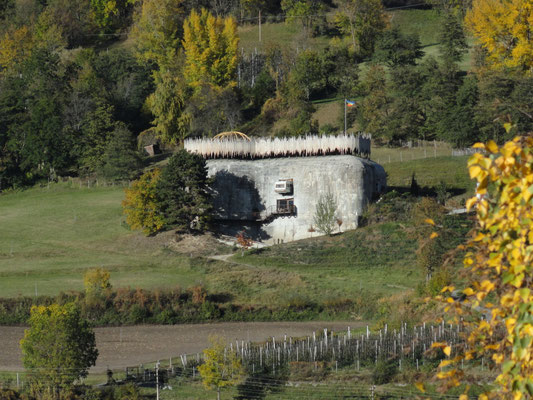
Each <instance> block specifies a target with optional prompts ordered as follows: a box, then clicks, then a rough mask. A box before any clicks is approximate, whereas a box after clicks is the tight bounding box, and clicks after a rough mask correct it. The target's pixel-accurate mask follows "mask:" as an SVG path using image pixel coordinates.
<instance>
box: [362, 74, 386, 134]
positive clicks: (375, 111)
mask: <svg viewBox="0 0 533 400" xmlns="http://www.w3.org/2000/svg"><path fill="white" fill-rule="evenodd" d="M387 86H388V84H387V76H386V74H385V70H384V68H383V67H382V66H380V65H373V66H371V67H370V69H369V70H368V72H367V74H366V77H365V79H364V81H363V84H362V88H363V93H364V95H365V96H364V98H363V100H362V101H361V107H360V114H359V119H360V125H361V127H362V128H363V130H364V131H365V132H368V133H371V134H372V135H373V136H375V137H376V138H378V139H387V138H388V137H389V136H390V135H389V134H390V133H389V132H388V131H387V129H386V128H385V124H386V121H387V119H388V116H387V110H388V107H389V104H390V103H391V101H392V99H391V97H390V95H389V91H388V89H387Z"/></svg>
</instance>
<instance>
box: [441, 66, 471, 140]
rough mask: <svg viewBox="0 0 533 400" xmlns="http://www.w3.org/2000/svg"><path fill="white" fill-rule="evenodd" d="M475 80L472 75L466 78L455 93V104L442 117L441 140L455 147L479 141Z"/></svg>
mask: <svg viewBox="0 0 533 400" xmlns="http://www.w3.org/2000/svg"><path fill="white" fill-rule="evenodd" d="M477 85H478V83H477V79H476V77H475V76H474V75H472V76H468V77H466V79H465V80H464V82H463V84H462V86H461V87H460V88H459V90H458V91H457V95H456V98H455V104H453V106H452V107H450V108H449V109H448V110H447V111H446V112H445V113H444V115H443V117H444V118H443V120H442V121H441V132H442V133H441V136H440V137H441V138H442V139H444V140H446V141H448V142H450V143H452V144H453V145H454V146H456V147H459V148H461V147H465V146H470V145H472V144H474V143H475V142H476V141H477V140H479V139H480V132H479V126H478V121H477V118H476V108H477V104H478V101H479V90H478V86H477Z"/></svg>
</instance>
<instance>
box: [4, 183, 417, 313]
mask: <svg viewBox="0 0 533 400" xmlns="http://www.w3.org/2000/svg"><path fill="white" fill-rule="evenodd" d="M122 197H123V192H122V189H119V188H95V189H81V190H80V189H71V188H68V187H66V186H63V185H55V186H51V188H50V189H49V190H48V189H45V188H43V189H41V188H35V189H31V190H27V191H24V192H20V193H11V194H6V195H3V196H1V197H0V215H1V217H0V224H1V226H2V235H1V236H0V249H1V252H0V276H2V279H1V280H0V293H1V295H2V297H12V296H17V295H19V294H23V295H34V294H35V290H37V293H38V294H56V293H58V292H59V291H68V290H80V289H82V287H83V286H82V277H83V274H84V271H85V270H86V269H87V268H90V267H96V266H98V267H105V268H107V269H108V270H110V271H111V276H112V283H113V285H114V286H115V287H126V286H131V287H142V288H155V287H161V288H165V287H173V286H176V285H180V286H181V287H184V288H185V287H188V286H192V285H194V284H198V283H202V284H204V285H205V286H206V287H207V288H208V289H209V290H210V291H215V292H223V293H230V294H231V295H232V297H233V298H234V300H236V301H237V302H240V303H254V304H270V303H272V299H273V298H276V299H277V301H278V302H280V304H282V303H284V302H289V301H291V300H294V299H296V298H297V297H298V298H301V300H306V301H307V300H309V301H310V300H311V299H313V301H320V300H323V299H325V298H336V297H352V295H353V294H354V293H356V292H358V291H359V290H360V289H361V288H362V289H367V290H370V291H372V292H375V293H380V294H381V293H385V292H395V291H398V287H401V288H404V287H409V288H412V287H413V286H414V284H416V279H415V280H413V279H412V277H410V274H409V273H408V271H409V268H410V267H411V266H412V261H413V250H414V248H413V243H412V241H410V240H409V238H407V237H406V233H405V232H403V231H402V229H400V228H399V227H398V226H387V225H384V226H376V227H369V228H365V229H362V230H360V231H356V232H348V233H346V234H343V235H341V236H337V237H333V238H313V239H309V240H304V241H301V242H297V243H293V244H288V245H285V246H275V247H272V248H270V249H265V250H264V252H259V253H257V254H253V252H252V254H247V255H246V256H245V257H241V256H240V253H239V254H238V255H236V256H234V257H233V259H232V262H231V263H228V262H223V261H217V260H208V259H206V258H202V257H198V256H200V255H202V254H201V253H198V250H193V251H191V254H190V255H192V256H193V257H189V254H184V252H185V250H184V249H180V246H182V245H183V244H182V243H180V242H178V243H174V240H173V235H171V234H161V235H158V236H156V237H152V238H146V237H144V236H142V235H141V234H139V233H136V232H131V231H129V230H128V228H127V227H126V226H125V225H124V222H123V216H122V214H121V206H120V201H121V199H122ZM315 236H316V234H315ZM383 240H386V241H387V244H386V245H381V244H380V243H381V241H383ZM393 243H396V245H394V244H393ZM400 243H401V244H402V245H401V246H399V244H400ZM389 244H390V245H389ZM172 245H174V249H176V250H177V251H174V250H172ZM180 250H183V251H181V252H180ZM219 251H220V252H226V253H231V249H229V248H227V249H225V250H224V249H220V250H219ZM375 251H378V252H379V256H377V257H373V258H369V257H368V254H370V253H372V252H375ZM211 252H212V253H216V249H214V250H213V249H211ZM265 256H266V257H267V258H265ZM370 277H372V280H373V282H372V283H371V284H368V281H369V279H370ZM390 283H394V284H390ZM395 285H399V286H398V287H396V286H395ZM317 290H320V292H321V293H322V294H323V295H319V296H316V291H317Z"/></svg>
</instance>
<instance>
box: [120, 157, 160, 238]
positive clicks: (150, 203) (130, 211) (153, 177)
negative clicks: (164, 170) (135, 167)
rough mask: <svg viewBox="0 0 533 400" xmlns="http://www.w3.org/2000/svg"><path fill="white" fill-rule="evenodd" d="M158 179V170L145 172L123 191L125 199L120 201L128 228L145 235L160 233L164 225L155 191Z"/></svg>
mask: <svg viewBox="0 0 533 400" xmlns="http://www.w3.org/2000/svg"><path fill="white" fill-rule="evenodd" d="M160 177H161V170H160V169H157V168H156V169H153V170H152V171H148V172H145V173H144V174H143V175H141V177H140V178H139V179H138V180H136V181H135V182H133V184H132V185H131V188H127V189H125V192H126V198H125V199H124V200H123V201H122V209H123V212H124V214H126V222H127V224H128V225H129V227H130V228H131V229H141V230H142V231H143V232H144V233H145V234H146V235H151V234H154V233H156V232H158V231H160V230H161V229H162V228H163V226H164V225H165V222H164V218H163V215H162V213H161V211H160V204H159V197H158V195H157V190H156V188H157V182H158V181H159V179H160Z"/></svg>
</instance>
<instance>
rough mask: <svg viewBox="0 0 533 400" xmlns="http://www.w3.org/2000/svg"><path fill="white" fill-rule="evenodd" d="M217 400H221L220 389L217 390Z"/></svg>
mask: <svg viewBox="0 0 533 400" xmlns="http://www.w3.org/2000/svg"><path fill="white" fill-rule="evenodd" d="M217 400H220V388H217Z"/></svg>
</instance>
